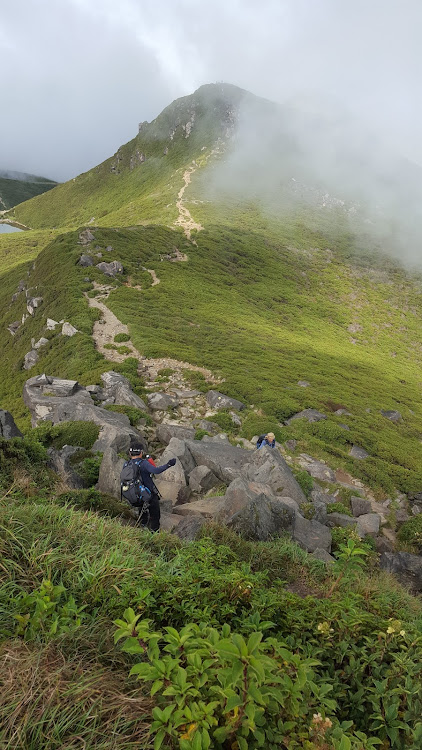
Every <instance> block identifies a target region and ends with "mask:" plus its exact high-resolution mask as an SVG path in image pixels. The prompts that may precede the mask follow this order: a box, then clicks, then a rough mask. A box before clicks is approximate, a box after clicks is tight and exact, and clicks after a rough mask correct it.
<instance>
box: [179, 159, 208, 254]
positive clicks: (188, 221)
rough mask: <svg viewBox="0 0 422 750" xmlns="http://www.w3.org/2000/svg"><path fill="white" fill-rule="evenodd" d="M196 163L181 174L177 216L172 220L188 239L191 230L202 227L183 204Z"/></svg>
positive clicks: (199, 229)
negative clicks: (181, 181) (181, 182)
mask: <svg viewBox="0 0 422 750" xmlns="http://www.w3.org/2000/svg"><path fill="white" fill-rule="evenodd" d="M197 168H198V167H197V164H196V162H194V163H193V165H192V166H190V167H189V169H186V171H185V172H184V174H183V182H184V184H183V186H182V187H181V188H180V190H179V192H178V195H177V198H178V200H177V201H176V207H177V209H178V211H179V216H178V218H177V219H176V221H175V222H174V223H175V225H176V226H178V227H182V229H183V231H184V233H185V235H186V237H187V238H188V240H190V239H191V233H192V231H193V230H196V231H198V232H200V231H201V230H202V229H203V228H204V227H203V226H202V225H201V224H198V222H196V221H195V220H194V219H193V218H192V215H191V213H190V211H189V209H188V208H186V206H185V204H184V198H183V196H184V194H185V190H186V188H187V187H188V185H189V184H190V181H191V176H192V174H193V173H194V172H195V171H196V170H197ZM193 244H196V243H195V241H193Z"/></svg>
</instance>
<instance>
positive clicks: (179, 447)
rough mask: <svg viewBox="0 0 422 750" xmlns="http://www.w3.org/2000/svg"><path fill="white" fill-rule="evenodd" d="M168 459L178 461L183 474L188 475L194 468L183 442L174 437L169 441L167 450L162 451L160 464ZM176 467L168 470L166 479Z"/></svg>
mask: <svg viewBox="0 0 422 750" xmlns="http://www.w3.org/2000/svg"><path fill="white" fill-rule="evenodd" d="M170 458H176V459H177V460H178V461H180V463H181V465H182V468H183V471H184V473H185V474H190V472H191V471H193V469H194V468H195V461H194V460H193V458H192V454H191V452H190V450H189V448H188V447H187V445H186V443H185V441H184V440H179V438H175V437H174V438H172V439H171V440H170V442H169V444H168V446H167V448H166V449H165V450H164V453H163V455H162V457H161V461H162V463H165V462H166V461H168V460H169V459H170ZM176 466H177V464H176ZM176 466H174V467H173V468H170V469H169V470H168V473H167V477H166V478H169V477H170V472H171V471H172V470H173V469H175V468H176ZM185 484H186V482H185Z"/></svg>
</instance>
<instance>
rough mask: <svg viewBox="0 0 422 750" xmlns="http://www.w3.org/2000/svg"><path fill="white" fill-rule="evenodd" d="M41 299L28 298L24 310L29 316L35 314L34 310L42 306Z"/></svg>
mask: <svg viewBox="0 0 422 750" xmlns="http://www.w3.org/2000/svg"><path fill="white" fill-rule="evenodd" d="M42 303H43V298H42V297H30V298H29V299H28V301H27V303H26V309H27V310H28V312H29V314H30V315H34V314H35V310H36V309H37V308H38V307H39V306H40V305H42Z"/></svg>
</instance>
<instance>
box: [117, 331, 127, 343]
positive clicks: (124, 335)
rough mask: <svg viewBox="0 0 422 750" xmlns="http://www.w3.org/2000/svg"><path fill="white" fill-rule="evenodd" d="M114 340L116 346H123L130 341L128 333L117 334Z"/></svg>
mask: <svg viewBox="0 0 422 750" xmlns="http://www.w3.org/2000/svg"><path fill="white" fill-rule="evenodd" d="M114 340H115V342H116V344H123V342H124V341H130V336H129V334H128V333H116V335H115V337H114Z"/></svg>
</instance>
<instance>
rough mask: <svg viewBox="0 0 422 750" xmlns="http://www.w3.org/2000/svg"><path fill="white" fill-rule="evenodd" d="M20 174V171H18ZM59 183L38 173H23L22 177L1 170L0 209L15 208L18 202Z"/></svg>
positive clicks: (39, 193)
mask: <svg viewBox="0 0 422 750" xmlns="http://www.w3.org/2000/svg"><path fill="white" fill-rule="evenodd" d="M16 174H19V173H16ZM56 185H57V182H54V180H48V179H47V178H46V177H37V176H36V175H22V176H21V177H20V178H19V177H16V178H14V177H13V178H12V177H9V176H8V173H7V172H1V171H0V209H1V210H5V209H9V208H13V206H16V205H17V204H18V203H23V202H24V201H28V200H30V199H31V198H33V197H34V196H35V195H41V194H42V193H45V192H46V191H47V190H51V189H52V188H53V187H55V186H56Z"/></svg>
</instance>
